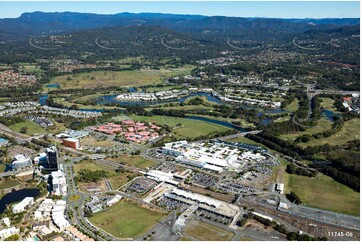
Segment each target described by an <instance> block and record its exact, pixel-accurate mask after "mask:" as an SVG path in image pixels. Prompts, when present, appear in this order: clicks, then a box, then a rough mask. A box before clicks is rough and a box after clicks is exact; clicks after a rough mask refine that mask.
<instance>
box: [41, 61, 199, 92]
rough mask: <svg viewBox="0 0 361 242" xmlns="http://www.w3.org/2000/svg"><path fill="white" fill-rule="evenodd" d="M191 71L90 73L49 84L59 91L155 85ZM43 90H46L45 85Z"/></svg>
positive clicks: (54, 80)
mask: <svg viewBox="0 0 361 242" xmlns="http://www.w3.org/2000/svg"><path fill="white" fill-rule="evenodd" d="M191 70H192V66H184V67H180V68H177V69H160V70H132V71H90V72H86V73H76V74H67V75H62V76H57V77H54V78H53V79H51V81H50V83H56V84H60V88H61V89H74V88H76V89H79V88H86V89H87V88H95V87H98V86H106V87H107V86H144V85H155V84H159V83H161V82H162V80H163V79H164V78H166V77H170V76H173V75H180V74H188V73H190V71H191ZM43 88H44V89H45V90H47V89H48V88H47V87H46V86H45V85H44V86H43Z"/></svg>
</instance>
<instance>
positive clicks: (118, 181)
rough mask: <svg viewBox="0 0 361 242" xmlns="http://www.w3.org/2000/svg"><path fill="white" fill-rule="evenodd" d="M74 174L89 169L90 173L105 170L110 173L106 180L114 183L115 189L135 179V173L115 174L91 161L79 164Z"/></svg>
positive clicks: (106, 167) (105, 166)
mask: <svg viewBox="0 0 361 242" xmlns="http://www.w3.org/2000/svg"><path fill="white" fill-rule="evenodd" d="M74 168H75V169H74V172H78V171H80V170H81V169H88V170H90V171H99V170H104V171H107V172H108V177H106V179H109V181H110V182H111V183H112V185H113V188H114V189H118V188H119V187H120V186H122V185H124V184H126V183H127V182H128V181H130V180H131V179H133V176H134V175H133V173H130V172H119V173H117V172H115V169H114V168H112V167H110V166H107V165H102V164H99V163H96V162H95V161H91V160H84V161H81V162H80V163H77V164H76V165H75V167H74Z"/></svg>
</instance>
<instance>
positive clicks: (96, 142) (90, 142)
mask: <svg viewBox="0 0 361 242" xmlns="http://www.w3.org/2000/svg"><path fill="white" fill-rule="evenodd" d="M80 143H81V145H86V146H95V147H98V146H101V147H104V146H107V147H109V146H113V143H112V142H111V141H109V140H102V139H97V138H94V137H91V136H89V137H86V138H83V139H81V140H80Z"/></svg>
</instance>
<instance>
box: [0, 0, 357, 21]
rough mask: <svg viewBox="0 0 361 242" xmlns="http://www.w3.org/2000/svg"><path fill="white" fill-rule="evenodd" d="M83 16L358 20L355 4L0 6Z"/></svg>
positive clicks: (2, 12)
mask: <svg viewBox="0 0 361 242" xmlns="http://www.w3.org/2000/svg"><path fill="white" fill-rule="evenodd" d="M34 11H43V12H64V11H71V12H83V13H98V14H114V13H121V12H131V13H141V12H153V13H178V14H201V15H206V16H215V15H217V16H234V17H269V18H359V17H360V2H359V1H338V2H337V1H321V2H316V1H306V2H305V1H291V2H288V1H278V2H277V1H265V2H264V1H263V2H262V1H252V2H246V1H242V2H234V1H233V2H224V1H218V2H215V1H212V2H206V1H201V2H194V1H192V2H189V1H187V2H176V1H167V2H165V1H163V2H162V1H160V2H155V1H145V2H144V1H143V2H134V1H131V2H130V1H126V2H124V1H123V2H104V1H102V2H100V1H99V2H85V1H83V2H55V1H54V2H53V1H52V2H31V1H28V2H14V1H13V2H4V1H2V0H0V18H16V17H19V16H20V15H21V14H22V13H24V12H34Z"/></svg>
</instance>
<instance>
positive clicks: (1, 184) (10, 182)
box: [0, 177, 20, 189]
mask: <svg viewBox="0 0 361 242" xmlns="http://www.w3.org/2000/svg"><path fill="white" fill-rule="evenodd" d="M19 184H20V182H18V181H17V180H14V179H12V178H9V177H7V178H2V179H1V180H0V189H6V188H10V187H15V186H17V185H19Z"/></svg>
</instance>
